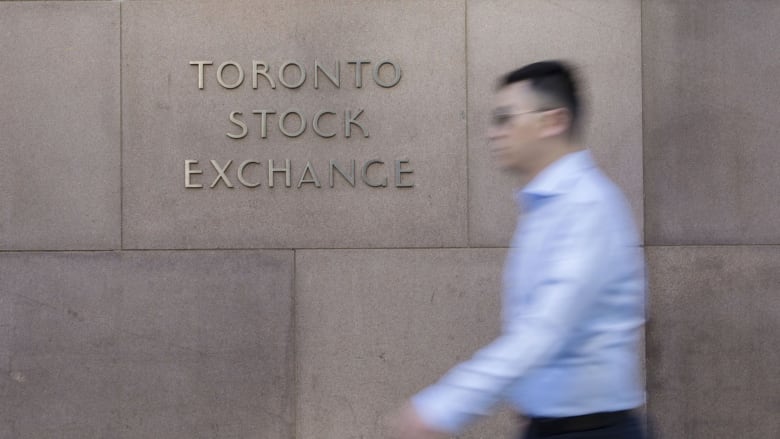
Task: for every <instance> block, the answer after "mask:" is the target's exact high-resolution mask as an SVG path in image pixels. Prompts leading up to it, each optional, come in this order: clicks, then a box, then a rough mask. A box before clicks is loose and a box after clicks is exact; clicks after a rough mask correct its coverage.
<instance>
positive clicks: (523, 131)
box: [488, 81, 543, 172]
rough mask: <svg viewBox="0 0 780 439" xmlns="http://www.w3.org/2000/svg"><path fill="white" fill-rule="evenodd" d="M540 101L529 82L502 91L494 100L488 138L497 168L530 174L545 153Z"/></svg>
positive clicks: (509, 86) (515, 84)
mask: <svg viewBox="0 0 780 439" xmlns="http://www.w3.org/2000/svg"><path fill="white" fill-rule="evenodd" d="M539 110H540V108H539V102H538V98H537V97H536V95H535V94H534V92H533V90H531V86H530V83H529V82H528V81H520V82H515V83H513V84H510V85H508V86H506V87H503V88H501V89H500V90H499V91H498V94H497V95H496V99H495V107H494V109H493V114H492V117H491V124H490V128H489V129H488V137H489V138H490V143H491V147H490V150H491V153H492V155H493V158H494V159H495V160H496V162H497V164H498V166H499V167H500V168H502V169H506V170H515V171H519V172H528V171H530V170H531V169H533V166H534V163H535V162H536V161H537V160H538V157H539V154H540V153H542V152H543V151H542V148H541V147H542V145H540V142H539V140H540V139H541V136H542V126H541V124H540V117H541V115H542V113H541V112H539Z"/></svg>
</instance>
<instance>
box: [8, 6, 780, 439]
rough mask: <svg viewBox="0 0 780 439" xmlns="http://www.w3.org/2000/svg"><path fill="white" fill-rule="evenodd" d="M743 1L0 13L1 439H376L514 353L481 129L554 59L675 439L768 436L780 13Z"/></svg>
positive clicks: (499, 200)
mask: <svg viewBox="0 0 780 439" xmlns="http://www.w3.org/2000/svg"><path fill="white" fill-rule="evenodd" d="M736 3H737V2H726V1H716V2H706V6H705V2H696V1H687V2H671V1H669V2H664V1H645V2H640V1H638V0H604V1H602V0H600V1H598V2H596V1H563V0H556V1H552V0H550V1H542V0H528V1H522V2H518V1H515V0H430V1H428V0H426V1H424V2H423V1H412V0H404V1H401V0H399V1H380V0H363V1H357V0H339V1H328V2H324V1H305V0H291V1H286V2H271V1H250V0H226V1H219V0H211V1H197V2H196V1H185V0H166V1H150V0H138V1H134V0H125V1H118V2H116V1H115V2H108V1H2V2H0V35H2V37H3V38H0V54H1V55H2V63H0V78H2V83H0V102H2V106H1V107H0V133H2V135H0V151H1V152H2V160H0V188H1V189H0V218H1V219H2V220H1V221H0V327H2V328H3V329H4V330H3V331H0V370H2V374H1V376H0V401H2V402H0V437H9V438H54V437H57V438H79V439H82V438H91V437H110V438H147V437H164V438H193V437H217V438H250V437H252V438H263V439H274V438H293V437H294V438H299V439H303V438H375V437H381V435H382V432H383V424H382V416H383V415H384V414H386V413H387V412H388V411H389V410H391V409H393V408H394V407H396V406H397V405H398V404H400V403H401V402H402V401H403V399H404V398H406V397H408V396H409V395H410V394H412V393H413V392H415V391H416V390H418V389H419V388H421V387H422V386H424V385H426V384H428V383H430V382H431V381H432V380H434V379H436V378H437V377H438V376H439V375H440V374H441V373H443V372H444V371H446V370H447V369H448V368H449V367H450V366H452V365H453V364H454V363H455V362H457V361H458V360H462V359H465V358H467V357H468V356H469V355H470V354H471V353H472V352H473V351H474V350H475V349H476V348H478V347H479V346H481V345H483V344H484V343H486V342H488V341H489V340H490V339H491V337H493V336H495V334H496V333H497V330H498V327H497V326H498V322H497V318H496V317H497V313H498V310H499V304H498V292H499V291H500V272H501V265H502V261H503V258H504V255H505V252H506V245H507V242H508V238H509V236H510V234H511V231H512V228H513V226H514V222H515V220H516V210H515V207H514V205H513V202H512V198H511V188H512V181H511V179H510V178H509V177H508V176H506V175H502V174H500V173H498V172H496V171H495V169H494V168H493V166H492V163H491V160H490V157H489V155H488V154H487V142H486V137H485V129H486V126H487V115H488V112H489V109H490V106H491V97H492V93H493V88H494V86H495V80H496V78H497V77H498V76H499V75H500V74H502V73H504V72H506V71H508V70H511V69H513V68H516V67H518V66H521V65H523V64H526V63H528V62H532V61H535V60H539V59H543V58H563V59H569V60H572V61H574V62H575V63H576V64H577V65H578V66H579V67H580V69H581V73H582V76H583V77H585V78H586V79H587V82H586V83H585V96H586V98H587V102H588V106H589V110H590V111H589V113H588V116H589V117H588V121H587V129H586V134H585V137H586V140H587V143H588V144H589V146H591V148H592V149H593V151H594V155H595V156H596V158H597V160H598V161H599V163H600V164H601V165H602V167H603V168H604V169H605V170H606V172H607V173H608V174H609V175H610V176H612V177H613V179H614V180H615V181H616V182H617V183H618V184H619V185H621V187H623V188H624V190H625V192H626V194H627V195H628V197H629V200H630V202H631V204H632V207H633V209H634V212H635V215H636V218H637V222H638V223H639V224H640V226H642V225H643V223H645V224H646V226H645V227H644V231H645V236H646V244H647V247H648V250H647V256H648V263H649V273H650V285H651V311H650V325H649V329H648V357H647V364H648V390H649V396H650V398H649V411H650V414H651V417H652V418H654V420H655V422H654V423H655V425H656V426H657V429H658V430H659V431H661V432H663V433H664V436H663V437H671V438H676V437H686V438H708V439H709V438H720V437H723V438H726V437H733V436H739V435H740V434H739V432H740V431H741V430H737V429H743V428H753V429H754V430H751V431H756V432H757V433H756V434H758V433H761V434H763V435H764V436H767V435H768V436H770V437H771V436H774V435H776V434H777V432H778V425H777V421H774V423H772V417H771V416H769V415H770V414H771V413H775V412H776V411H777V410H776V409H777V400H776V396H775V393H776V392H773V391H771V389H772V385H773V384H774V387H775V388H776V387H777V382H776V381H777V378H776V376H775V375H774V374H772V373H771V370H772V367H771V366H772V365H773V364H776V363H777V361H776V360H777V358H776V355H775V354H774V353H773V350H772V349H771V346H772V343H773V342H774V344H777V343H776V341H777V336H776V335H775V333H776V332H777V323H776V321H777V318H776V317H777V316H778V315H779V314H780V313H778V303H780V301H779V300H778V298H777V285H778V284H780V282H778V278H777V274H776V273H777V271H778V270H777V269H778V268H779V267H778V257H780V254H778V252H777V251H776V248H775V247H772V246H767V245H765V244H777V242H776V241H777V238H778V234H777V228H775V227H772V225H773V223H772V220H771V219H770V218H772V215H771V214H772V213H773V212H774V210H776V205H777V204H778V203H776V201H777V196H776V195H775V191H774V189H775V188H776V187H777V186H778V184H777V183H778V177H777V175H778V173H777V172H776V171H777V170H778V168H777V165H776V163H775V162H773V161H772V158H774V157H775V156H776V153H774V152H773V151H774V149H773V148H772V144H771V143H770V142H769V140H770V133H772V132H773V131H774V130H775V128H774V125H775V124H772V121H773V120H774V118H775V116H774V112H775V110H774V109H773V107H772V105H771V104H772V102H773V101H772V98H773V96H774V94H776V93H775V90H774V89H773V88H772V87H771V86H772V81H771V78H772V74H773V71H772V69H771V67H772V65H773V63H774V61H772V60H773V59H774V58H773V57H772V55H771V54H772V53H773V51H775V50H776V49H775V48H774V46H773V45H772V44H771V41H769V40H765V38H766V35H770V34H771V31H772V29H773V28H774V27H773V26H772V22H773V21H774V18H776V15H777V13H776V8H774V7H773V6H769V3H766V2H759V1H750V2H740V3H739V4H740V5H741V6H735V4H736ZM772 14H774V15H772ZM203 61H208V62H211V63H212V64H203V63H202V62H203ZM255 61H257V62H258V64H257V65H256V64H255ZM358 61H360V62H361V63H362V64H358V63H357V62H358ZM385 61H388V62H392V63H393V64H390V63H384V62H385ZM198 62H201V65H202V68H203V87H202V88H200V86H199V81H198V80H199V75H198V71H199V66H198ZM288 62H295V63H298V64H299V65H300V66H301V67H302V68H303V70H305V71H306V78H305V79H304V78H301V79H303V83H302V85H301V86H300V87H294V86H295V85H297V84H296V82H298V78H299V73H300V72H299V70H300V69H299V68H298V66H297V65H295V64H291V65H289V66H288V67H287V68H285V69H284V70H283V71H282V72H281V73H280V72H279V68H280V67H282V66H283V65H284V64H285V63H288ZM191 63H194V64H191ZM223 63H227V64H225V66H223V67H222V68H220V65H221V64H223ZM315 63H317V64H320V65H321V66H322V69H321V70H318V69H317V68H316V66H315ZM383 63H384V64H383ZM380 65H381V68H379V69H378V70H376V71H375V70H374V69H375V68H376V67H377V66H380ZM237 66H240V68H241V71H242V73H243V74H244V78H243V81H239V79H240V78H239V77H238V68H237ZM336 66H338V70H336V69H337V67H336ZM264 67H267V75H268V77H266V76H265V75H263V74H262V73H261V74H258V73H256V72H255V70H256V69H257V70H260V71H263V72H265V70H264ZM322 71H324V72H326V73H323V72H322ZM337 71H338V74H336V72H337ZM396 71H398V72H400V75H401V76H400V79H399V80H398V81H397V83H394V81H395V79H396V78H395V76H394V74H395V73H396ZM219 72H222V73H223V74H222V75H219V74H218V73H219ZM357 72H360V73H361V77H360V82H361V83H360V85H359V86H358V79H357V77H356V73H357ZM327 73H329V74H330V75H331V76H335V77H336V80H335V81H334V80H332V79H330V78H328V77H327V76H326V75H327ZM318 74H319V76H318ZM315 76H318V84H317V86H316V88H315ZM220 80H221V81H222V83H223V84H224V85H221V84H220ZM255 81H256V82H257V84H256V87H255ZM271 81H273V82H274V85H275V87H274V88H272V87H271ZM285 82H286V83H287V86H286V85H285ZM334 82H335V84H338V87H337V86H336V85H335V84H334ZM239 83H240V85H236V86H235V87H233V85H234V84H239ZM288 86H290V87H288ZM762 86H763V87H762ZM764 88H766V89H764ZM643 96H644V105H643ZM261 110H266V111H267V114H266V116H267V126H266V133H265V134H266V136H265V137H263V132H262V127H263V125H262V119H261V117H262V115H261V114H253V112H255V111H261ZM291 110H294V111H296V112H297V113H290V114H291V115H289V117H286V118H285V123H283V124H282V125H281V127H280V126H279V124H278V120H279V119H280V118H281V117H282V115H283V114H284V113H285V112H288V111H291ZM361 110H362V112H361ZM271 111H272V112H273V113H271ZM320 112H323V113H321V114H320V116H321V117H320V118H319V119H318V118H317V114H318V113H320ZM324 112H327V113H324ZM348 112H349V114H347V113H348ZM238 113H240V114H238ZM297 114H301V115H302V116H303V119H304V120H306V124H307V125H306V129H305V130H304V131H303V132H302V134H300V135H299V136H295V137H293V136H289V135H285V132H287V133H288V134H295V133H292V131H296V129H297V127H298V126H299V125H300V121H299V119H298V116H297ZM231 115H232V117H233V119H234V120H235V121H239V122H243V123H244V124H245V125H246V127H247V130H246V136H242V134H243V129H242V125H241V124H240V123H239V122H231ZM643 119H644V128H643ZM350 120H352V121H354V122H355V123H350ZM315 121H317V122H319V125H318V127H316V128H317V129H315V126H314V123H315ZM347 127H349V130H350V131H351V133H349V136H347V134H348V133H347ZM331 133H332V134H334V135H333V136H329V135H330V134H331ZM227 134H231V135H232V136H233V137H240V138H231V137H230V136H228V135H227ZM323 134H324V135H323ZM643 138H644V142H643ZM643 143H644V148H643ZM188 160H189V161H191V162H187V161H188ZM269 160H271V161H273V163H270V162H269ZM286 160H289V162H290V165H289V167H290V169H289V171H285V170H284V168H285V167H286V166H285V161H286ZM352 160H354V161H355V165H354V166H355V171H354V172H355V174H354V185H353V184H351V182H350V181H349V178H345V177H344V176H342V175H341V174H338V173H337V172H334V178H333V182H332V183H331V181H330V173H331V172H332V170H331V168H330V166H331V165H330V162H331V161H335V162H336V163H337V165H338V166H340V169H341V170H343V171H344V173H345V174H347V177H349V174H350V172H349V170H350V168H351V162H352ZM372 160H379V161H381V162H382V163H379V162H373V163H372V162H371V161H372ZM195 161H197V163H195ZM212 161H213V163H212ZM309 163H310V164H311V166H310V169H309V170H308V171H307V164H309ZM242 164H243V165H244V167H241V165H242ZM367 164H368V166H367ZM269 168H276V169H277V172H272V173H271V181H273V187H271V186H272V185H271V183H270V182H269V179H268V171H269V170H270V169H269ZM186 169H189V173H188V172H187V171H186ZM239 169H241V170H242V172H239ZM364 170H365V174H364V173H363V171H364ZM398 170H402V171H411V172H402V173H400V174H399V173H398V172H397V171H398ZM199 172H200V173H199ZM220 172H223V173H224V177H222V176H220ZM287 174H289V175H290V187H287V184H286V181H285V180H286V178H285V177H287ZM315 176H316V177H315ZM239 177H241V178H239ZM315 180H316V181H315ZM385 182H386V186H381V185H382V184H383V183H385ZM258 183H259V185H258ZM408 185H413V186H412V187H403V186H408ZM187 186H191V187H187ZM198 186H201V187H198ZM212 186H213V187H212ZM231 186H232V187H231ZM747 294H750V296H749V298H750V299H751V300H750V302H748V301H747V300H746V298H747ZM773 317H774V318H773ZM773 380H774V381H773ZM724 396H725V397H726V398H724ZM747 409H750V410H747ZM759 419H764V421H763V423H761V422H759V421H758V420H759ZM513 428H516V426H515V419H513V416H512V415H511V414H510V413H508V412H507V411H503V412H502V414H501V415H499V416H497V417H494V418H492V419H490V420H487V421H484V422H481V423H480V424H478V425H476V426H474V427H473V428H472V429H470V430H469V431H468V432H466V433H464V434H463V435H462V436H461V437H463V438H474V439H476V438H482V437H485V438H487V437H506V436H507V435H508V434H509V432H510V431H512V429H513ZM680 431H684V432H685V433H684V434H682V433H679V432H680ZM772 433H774V435H773V434H772ZM748 436H749V435H748Z"/></svg>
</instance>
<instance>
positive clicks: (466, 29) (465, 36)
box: [463, 0, 472, 248]
mask: <svg viewBox="0 0 780 439" xmlns="http://www.w3.org/2000/svg"><path fill="white" fill-rule="evenodd" d="M463 57H464V63H463V64H464V66H465V67H464V68H465V72H464V75H465V78H464V83H465V94H466V95H465V98H466V108H465V113H466V247H469V248H470V247H472V245H471V179H470V178H469V177H470V175H469V169H470V168H469V158H470V156H471V139H470V138H469V0H464V2H463Z"/></svg>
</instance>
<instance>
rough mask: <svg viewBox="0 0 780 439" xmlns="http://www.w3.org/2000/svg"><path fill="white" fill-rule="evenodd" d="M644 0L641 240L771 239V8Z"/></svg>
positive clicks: (777, 174)
mask: <svg viewBox="0 0 780 439" xmlns="http://www.w3.org/2000/svg"><path fill="white" fill-rule="evenodd" d="M643 5H644V6H643V14H642V20H643V32H642V35H643V46H642V48H643V50H642V56H643V75H644V85H643V86H644V99H645V100H644V121H645V122H644V123H645V139H646V142H645V151H644V163H645V199H646V207H647V209H646V210H645V212H646V219H645V220H646V222H647V234H646V239H647V243H648V244H653V245H688V244H691V245H701V244H705V245H713V244H778V243H780V229H778V227H777V221H776V218H777V216H778V215H780V198H779V197H778V195H777V193H778V192H777V187H778V185H780V167H779V166H778V163H780V152H779V151H778V148H777V138H778V136H780V127H779V126H778V124H777V120H778V118H780V109H778V107H777V105H776V103H777V100H778V99H780V89H778V87H777V86H776V72H777V69H778V68H780V61H778V59H780V48H778V46H777V44H775V43H774V41H773V39H772V38H767V35H769V34H772V33H774V32H775V29H776V27H777V26H776V23H777V21H778V20H780V9H778V8H777V5H775V4H773V3H770V2H758V1H747V2H730V1H724V0H716V1H703V0H698V1H684V2H679V1H671V0H661V1H652V2H643Z"/></svg>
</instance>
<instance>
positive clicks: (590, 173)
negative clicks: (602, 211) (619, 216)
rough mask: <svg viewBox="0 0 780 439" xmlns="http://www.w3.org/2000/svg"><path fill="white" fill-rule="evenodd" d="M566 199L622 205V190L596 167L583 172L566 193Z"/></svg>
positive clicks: (585, 202)
mask: <svg viewBox="0 0 780 439" xmlns="http://www.w3.org/2000/svg"><path fill="white" fill-rule="evenodd" d="M566 198H567V201H569V202H572V203H576V204H585V205H594V206H604V207H609V206H613V205H614V206H615V207H618V206H624V205H625V204H626V198H625V196H624V195H623V191H621V190H620V188H619V187H618V186H617V185H616V184H615V183H614V182H613V181H612V180H611V179H610V178H609V177H608V176H607V175H606V174H604V172H602V171H601V169H599V168H597V167H593V168H589V169H588V170H586V171H585V172H583V173H582V174H581V175H580V176H579V177H578V178H577V179H576V180H575V181H573V184H572V185H571V186H570V188H569V191H567V193H566Z"/></svg>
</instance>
